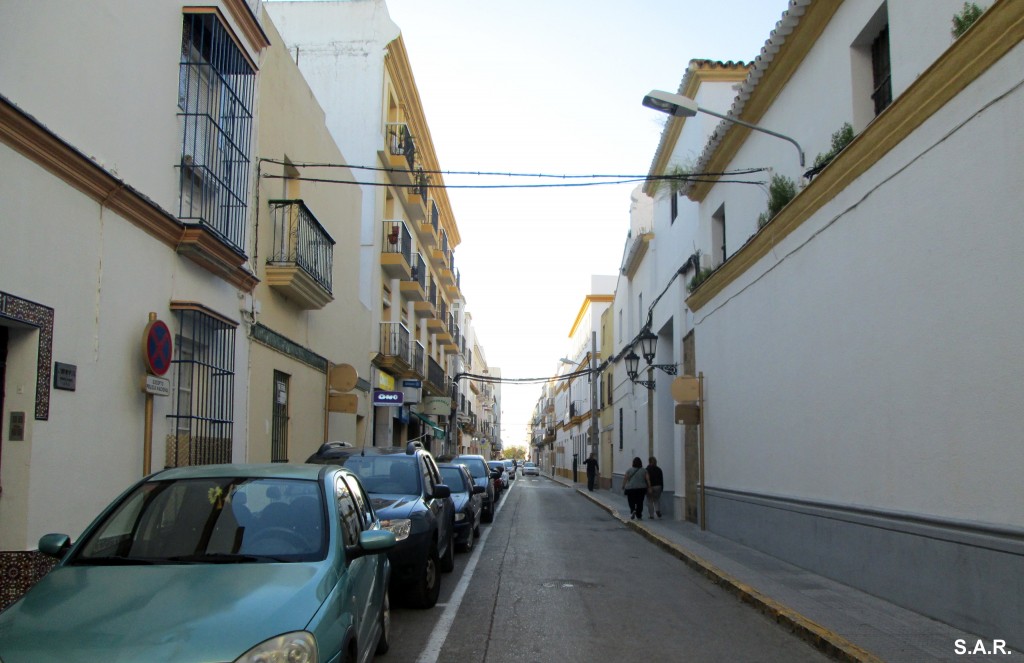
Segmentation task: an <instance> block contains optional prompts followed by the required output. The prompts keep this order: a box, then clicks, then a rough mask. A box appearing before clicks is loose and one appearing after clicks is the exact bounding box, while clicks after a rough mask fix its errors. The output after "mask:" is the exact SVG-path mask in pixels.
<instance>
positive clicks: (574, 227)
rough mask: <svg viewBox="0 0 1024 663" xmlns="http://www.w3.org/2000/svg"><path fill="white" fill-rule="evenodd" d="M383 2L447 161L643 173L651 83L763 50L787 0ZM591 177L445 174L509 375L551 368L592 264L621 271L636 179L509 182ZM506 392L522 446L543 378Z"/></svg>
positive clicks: (511, 428)
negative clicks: (645, 102) (701, 62)
mask: <svg viewBox="0 0 1024 663" xmlns="http://www.w3.org/2000/svg"><path fill="white" fill-rule="evenodd" d="M386 1H387V7H388V12H389V13H390V15H391V18H392V20H394V22H395V23H397V24H398V25H399V27H400V28H401V30H402V35H403V39H404V40H405V45H406V49H407V50H408V53H409V60H410V62H411V64H412V70H413V75H414V77H415V79H416V85H417V88H418V90H419V94H420V98H421V101H422V104H423V108H424V112H425V114H426V118H427V124H428V125H429V128H430V135H431V138H432V140H433V144H434V149H435V152H436V154H437V158H438V162H439V163H440V167H441V169H442V170H443V171H469V172H473V173H482V172H496V173H530V174H536V173H544V174H555V175H593V174H602V175H604V174H614V175H636V176H640V177H643V176H644V175H646V174H647V172H648V170H649V168H650V165H651V162H652V160H653V158H654V152H655V150H656V149H657V147H658V141H659V139H660V137H661V131H662V128H663V126H664V123H665V119H666V118H667V116H666V115H663V114H661V113H657V112H655V111H652V110H650V109H647V108H644V107H643V106H642V105H641V101H642V99H643V97H644V95H645V94H647V93H648V92H649V91H650V90H652V89H661V90H667V91H669V92H676V91H677V90H678V88H679V83H680V81H681V80H682V77H683V74H684V73H685V71H686V67H687V64H688V63H689V61H690V60H691V59H710V60H722V61H729V60H732V61H744V62H750V61H752V60H753V59H754V58H755V57H756V56H757V55H758V54H759V53H760V51H761V48H762V47H763V46H764V43H765V40H766V39H767V38H768V36H769V34H770V33H771V31H772V30H773V29H774V27H775V25H776V23H777V22H778V21H779V19H780V18H781V17H782V13H783V12H784V11H785V10H786V7H787V5H788V3H787V1H786V0H633V1H632V2H624V1H623V0H517V1H516V2H498V1H496V0H386ZM713 110H719V111H722V112H724V111H726V110H728V109H726V108H722V109H713ZM585 181H588V180H578V179H577V180H560V179H559V180H552V179H544V180H541V179H523V178H512V177H483V176H475V175H474V176H467V175H454V174H449V175H445V184H446V185H447V186H448V197H449V199H450V201H451V204H452V210H453V213H454V216H455V221H456V224H457V226H458V229H459V233H460V235H461V238H462V243H461V244H460V245H459V246H457V247H456V249H455V266H456V268H457V269H458V270H459V272H460V273H461V284H462V293H463V295H464V296H465V298H466V308H467V311H468V312H469V313H470V314H471V315H472V318H473V327H474V329H475V330H476V334H477V338H478V339H479V342H480V344H481V345H482V346H483V348H484V355H485V357H486V359H487V364H488V365H489V366H497V367H499V368H501V371H502V375H503V377H505V378H534V377H543V376H549V375H554V374H555V372H556V371H557V369H558V359H559V358H560V357H565V356H567V353H568V352H570V343H569V333H570V331H571V328H572V324H573V322H574V321H575V319H576V315H577V314H578V313H579V311H580V307H581V306H582V305H583V303H584V300H585V297H586V296H587V295H588V294H591V293H590V278H591V276H592V275H595V274H611V275H614V274H616V273H617V272H618V269H619V265H620V263H621V260H622V255H623V249H624V247H625V241H626V235H627V232H628V231H629V207H630V193H631V192H632V190H633V189H634V188H635V187H636V186H637V184H636V183H633V184H629V183H625V184H614V185H601V186H573V187H567V186H559V187H550V188H509V185H511V184H537V183H541V182H544V183H558V184H563V183H566V184H567V183H573V182H585ZM467 185H468V186H477V187H479V186H490V187H493V186H495V185H500V186H501V188H456V187H458V186H467ZM501 392H502V441H503V443H504V445H505V446H506V447H510V446H527V445H528V443H529V429H528V424H529V421H530V417H531V416H532V412H533V407H534V405H535V404H536V401H537V398H538V397H539V395H540V388H539V387H538V386H537V385H511V384H503V385H502V388H501Z"/></svg>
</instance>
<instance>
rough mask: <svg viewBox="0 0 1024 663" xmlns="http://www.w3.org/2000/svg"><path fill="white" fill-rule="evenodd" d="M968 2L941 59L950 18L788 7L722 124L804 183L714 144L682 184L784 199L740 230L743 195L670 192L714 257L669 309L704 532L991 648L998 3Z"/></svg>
mask: <svg viewBox="0 0 1024 663" xmlns="http://www.w3.org/2000/svg"><path fill="white" fill-rule="evenodd" d="M980 4H982V5H983V6H988V5H991V6H988V8H987V11H986V12H985V13H984V14H983V15H982V17H981V18H980V19H979V20H978V22H977V23H976V24H975V25H974V26H973V27H972V28H971V29H970V30H969V31H968V32H967V33H966V34H964V35H963V36H962V37H960V38H959V39H956V40H954V39H953V37H952V36H951V34H950V27H951V18H952V16H953V15H954V14H955V13H957V12H958V11H960V10H961V9H962V7H963V3H961V2H959V1H953V0H949V1H937V2H933V3H927V4H922V3H917V2H909V1H906V0H904V1H900V0H889V1H888V2H884V3H864V2H841V3H823V2H794V3H791V7H790V11H789V12H788V13H787V14H786V15H785V16H784V17H783V20H782V21H781V22H780V24H779V26H778V28H777V29H776V30H775V32H773V34H772V37H771V38H770V39H769V42H768V44H767V45H766V47H765V49H764V51H763V52H762V56H761V57H760V58H759V59H758V61H757V62H755V63H754V66H753V68H752V70H751V72H750V74H749V76H748V77H747V79H746V81H745V82H744V84H743V86H742V87H741V89H740V92H739V95H738V96H737V97H736V99H735V101H734V102H733V103H732V105H731V109H730V111H729V112H730V114H732V115H733V116H735V117H739V118H742V119H743V120H745V121H747V122H751V123H754V124H757V125H759V126H762V127H766V128H770V129H771V130H773V131H775V132H778V133H781V134H784V135H786V136H789V137H793V138H795V139H797V140H798V141H799V144H800V145H801V146H802V147H803V149H805V150H806V151H807V162H808V163H807V164H806V165H803V164H800V162H799V159H798V153H797V150H795V149H794V146H793V145H791V144H787V143H786V142H783V141H780V140H779V139H778V138H776V137H774V136H770V135H766V134H763V133H758V132H751V131H746V130H742V129H740V128H739V127H737V126H736V125H732V124H730V123H723V124H722V125H721V126H720V127H719V128H718V129H717V130H716V132H715V134H714V135H713V136H712V139H711V140H710V141H709V143H708V145H707V147H706V149H705V150H704V151H703V152H702V154H701V156H700V158H699V159H698V160H697V162H696V164H695V170H696V171H697V172H723V171H726V170H733V169H740V168H752V167H758V168H760V167H769V168H771V169H772V170H771V174H774V175H785V176H786V177H788V178H790V179H791V180H792V181H794V182H796V183H798V187H797V194H796V196H795V198H793V199H792V200H791V202H789V204H788V205H787V206H785V207H784V208H783V209H782V211H781V212H779V213H778V214H777V215H776V216H775V217H774V218H773V219H771V220H770V221H768V222H767V223H765V224H763V225H761V226H760V227H759V223H758V216H759V215H760V214H761V213H762V212H763V211H764V210H765V207H766V202H765V195H764V191H763V190H759V189H758V188H755V187H742V186H738V185H735V184H725V183H694V184H691V185H689V186H688V187H687V188H686V190H685V193H686V195H688V197H689V198H690V200H692V201H694V203H696V204H697V205H698V206H699V218H698V220H697V227H696V232H697V244H698V246H699V247H701V248H702V249H703V250H704V253H705V254H710V255H713V256H714V255H715V253H714V252H716V251H718V250H720V248H721V246H720V245H719V244H718V241H717V240H718V239H719V238H721V239H722V240H724V241H723V244H724V247H725V248H724V250H722V257H723V258H724V261H722V262H720V263H719V261H718V260H717V259H715V260H713V261H712V262H711V264H710V265H709V266H711V267H716V270H715V271H714V272H713V273H712V274H711V275H710V276H709V277H708V278H707V279H706V280H705V281H703V282H702V283H701V284H700V285H699V286H698V287H696V288H695V289H694V290H693V291H692V292H691V293H690V294H689V296H688V297H687V298H686V300H685V301H686V305H687V307H688V308H689V309H690V310H692V311H693V314H692V315H693V323H692V326H693V340H694V346H693V347H694V350H693V354H694V357H693V359H694V366H695V368H696V369H697V370H698V371H700V372H702V373H703V374H704V376H705V383H704V384H705V398H706V400H705V403H704V410H703V418H704V432H705V440H704V449H705V471H706V486H705V490H706V504H705V507H706V511H707V523H706V524H707V526H708V528H709V529H711V530H712V531H714V532H716V533H718V534H721V535H724V536H727V537H730V538H733V539H736V540H738V541H740V542H742V543H744V544H746V545H750V546H753V547H756V548H759V549H761V550H765V551H767V552H769V553H771V554H773V555H775V556H777V557H780V558H782V559H785V560H787V561H790V562H793V563H795V564H798V565H800V566H803V567H806V568H809V569H811V570H813V571H815V572H817V573H821V574H823V575H827V576H830V577H833V578H836V579H837V580H840V581H842V582H845V583H848V584H851V585H854V586H857V587H859V588H861V589H864V590H866V591H868V592H870V593H873V594H876V595H878V596H881V597H884V598H886V599H888V600H891V601H893V602H895V603H898V604H900V605H904V606H906V607H909V608H911V609H914V610H916V611H918V612H921V613H923V614H926V615H929V616H932V617H934V618H937V619H940V620H943V621H946V622H948V623H951V624H953V625H955V626H958V627H960V628H963V629H966V630H969V631H972V632H977V633H979V634H982V635H987V636H991V637H1008V638H1010V642H1013V640H1012V638H1013V637H1015V634H1016V633H1018V632H1019V624H1020V623H1022V621H1024V604H1022V603H1021V600H1020V596H1021V595H1022V593H1021V589H1022V588H1021V586H1020V579H1021V578H1024V547H1022V545H1021V541H1022V540H1024V517H1022V512H1021V510H1020V508H1019V507H1020V504H1021V503H1022V502H1024V488H1022V484H1021V482H1020V481H1019V477H1018V475H1019V469H1020V468H1021V467H1024V447H1022V445H1021V444H1020V433H1019V423H1020V416H1019V412H1018V410H1019V408H1018V406H1017V404H1019V403H1021V402H1024V383H1022V382H1021V380H1020V379H1019V373H1020V368H1021V367H1022V366H1024V362H1022V358H1021V354H1020V351H1019V343H1017V342H1016V341H1015V340H1013V339H1015V338H1016V336H1017V335H1019V330H1020V329H1021V328H1022V325H1024V313H1022V310H1024V309H1022V308H1021V307H1020V306H1018V305H1017V304H1018V303H1019V302H1020V301H1021V296H1022V295H1021V288H1020V283H1021V280H1022V279H1021V276H1022V272H1021V267H1020V261H1019V256H1020V255H1021V254H1022V251H1024V231H1022V230H1021V228H1020V224H1019V223H1017V222H1016V221H1017V219H1018V218H1019V210H1020V209H1021V207H1022V206H1024V198H1022V191H1021V188H1020V187H1019V186H1018V185H1017V180H1018V179H1019V171H1020V169H1021V155H1022V154H1024V133H1022V132H1021V131H1019V130H1018V124H1019V118H1020V116H1021V113H1022V111H1024V81H1022V77H1021V72H1022V71H1024V45H1022V44H1021V39H1022V31H1021V30H1020V28H1019V26H1020V25H1022V24H1024V5H1022V4H1021V3H1017V2H1012V1H1009V2H1007V1H999V2H994V3H980ZM872 71H874V76H873V75H872ZM715 110H719V111H721V110H724V109H722V108H717V109H715ZM844 123H847V124H849V125H850V126H851V127H852V129H853V131H854V132H855V134H856V137H855V138H854V139H853V141H852V142H850V143H849V144H848V145H847V146H846V147H845V149H843V150H842V151H841V152H839V153H838V156H835V158H834V159H833V160H832V161H831V163H829V164H828V165H827V166H825V167H824V168H823V169H819V172H818V173H817V174H816V175H815V176H814V177H813V179H810V180H808V179H806V178H804V177H803V174H804V171H806V170H807V169H808V168H809V167H810V166H811V161H813V160H814V159H813V157H812V156H811V155H814V154H816V153H817V154H824V153H826V152H827V151H828V149H829V141H830V136H831V135H833V134H835V133H836V132H837V130H839V129H840V128H841V127H842V126H843V124H844ZM716 233H717V235H716ZM659 345H660V344H659ZM659 352H660V350H659ZM937 579H941V581H937ZM1018 637H1019V636H1018ZM1015 644H1017V646H1021V645H1024V642H1020V641H1019V640H1018V641H1017V642H1016V643H1015Z"/></svg>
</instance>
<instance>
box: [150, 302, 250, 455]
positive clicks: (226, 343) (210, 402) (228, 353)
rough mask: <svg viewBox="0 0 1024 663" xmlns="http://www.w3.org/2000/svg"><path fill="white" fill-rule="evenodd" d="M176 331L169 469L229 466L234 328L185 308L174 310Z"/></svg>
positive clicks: (233, 389)
mask: <svg viewBox="0 0 1024 663" xmlns="http://www.w3.org/2000/svg"><path fill="white" fill-rule="evenodd" d="M174 314H175V316H176V318H177V324H178V330H177V334H176V336H175V347H174V352H175V356H174V359H173V360H172V362H171V377H172V378H173V380H174V382H175V390H174V406H173V408H172V411H171V414H169V415H167V417H168V420H169V421H170V434H169V435H168V438H167V466H168V467H182V466H187V465H211V464H214V463H229V462H231V441H232V437H233V430H234V393H235V325H233V324H231V323H229V322H226V321H224V320H222V319H220V318H217V317H215V316H212V315H209V314H208V313H205V312H203V311H202V310H199V308H198V307H196V306H195V305H192V304H189V305H186V306H183V307H181V308H177V309H174Z"/></svg>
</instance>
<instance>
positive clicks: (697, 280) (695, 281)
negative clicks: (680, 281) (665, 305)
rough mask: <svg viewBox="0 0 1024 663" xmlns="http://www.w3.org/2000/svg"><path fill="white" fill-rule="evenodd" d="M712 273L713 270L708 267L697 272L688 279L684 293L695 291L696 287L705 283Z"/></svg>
mask: <svg viewBox="0 0 1024 663" xmlns="http://www.w3.org/2000/svg"><path fill="white" fill-rule="evenodd" d="M714 271H715V270H713V269H711V268H710V267H705V268H704V269H699V270H697V273H696V274H694V275H693V277H692V278H690V282H689V283H687V284H686V291H687V292H693V291H694V290H696V289H697V286H699V285H700V284H701V283H704V281H706V280H707V278H708V277H709V276H711V274H712V273H713V272H714Z"/></svg>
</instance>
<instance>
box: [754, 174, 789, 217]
mask: <svg viewBox="0 0 1024 663" xmlns="http://www.w3.org/2000/svg"><path fill="white" fill-rule="evenodd" d="M795 197H796V182H794V181H793V180H791V179H789V178H788V177H786V176H785V175H772V182H771V184H770V185H768V209H767V210H766V211H764V212H761V214H760V215H758V217H757V227H758V228H763V227H764V225H765V224H766V223H768V222H769V221H771V220H772V219H774V218H775V215H776V214H778V213H779V212H781V211H782V208H783V207H785V206H786V205H788V204H789V201H791V200H793V198H795Z"/></svg>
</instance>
